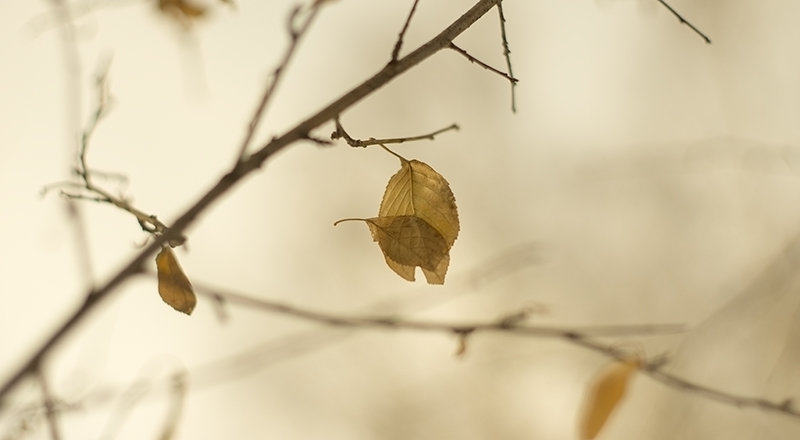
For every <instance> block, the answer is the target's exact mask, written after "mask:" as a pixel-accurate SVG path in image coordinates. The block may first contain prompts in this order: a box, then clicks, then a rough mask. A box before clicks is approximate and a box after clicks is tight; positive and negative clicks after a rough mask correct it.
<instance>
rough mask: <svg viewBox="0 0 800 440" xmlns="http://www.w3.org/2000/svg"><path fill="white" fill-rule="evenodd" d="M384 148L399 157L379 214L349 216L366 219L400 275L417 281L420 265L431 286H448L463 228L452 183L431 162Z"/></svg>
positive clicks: (395, 270)
mask: <svg viewBox="0 0 800 440" xmlns="http://www.w3.org/2000/svg"><path fill="white" fill-rule="evenodd" d="M384 148H385V147H384ZM386 150H387V151H389V152H390V153H392V154H394V155H395V156H397V157H398V158H399V159H400V170H399V171H398V172H397V173H395V174H394V175H393V176H392V177H391V178H390V179H389V183H387V185H386V190H385V191H384V194H383V199H382V200H381V206H380V208H379V210H378V217H374V218H370V219H345V220H362V221H365V222H366V223H367V225H368V226H369V229H370V232H371V233H372V239H373V240H374V241H376V242H378V245H379V246H380V248H381V251H382V252H383V256H384V258H385V259H386V264H387V265H388V266H389V268H391V269H392V270H393V271H394V272H395V273H397V274H398V275H400V276H401V277H402V278H404V279H406V280H408V281H414V279H415V274H414V272H415V271H416V268H417V267H420V268H421V269H422V272H423V273H424V274H425V279H426V280H427V281H428V284H444V278H445V275H446V274H447V268H448V266H449V265H450V254H449V252H450V248H451V247H452V246H453V243H455V241H456V238H457V237H458V231H459V224H458V210H457V209H456V200H455V197H454V196H453V192H452V191H451V190H450V185H449V184H448V183H447V180H445V178H444V177H442V175H441V174H439V173H437V172H436V171H435V170H434V169H433V168H431V167H430V166H429V165H428V164H426V163H424V162H420V161H418V160H407V159H405V158H403V157H401V156H399V155H397V154H395V153H394V152H392V151H391V150H388V149H386ZM341 221H343V220H340V221H338V222H336V223H334V224H339V222H341Z"/></svg>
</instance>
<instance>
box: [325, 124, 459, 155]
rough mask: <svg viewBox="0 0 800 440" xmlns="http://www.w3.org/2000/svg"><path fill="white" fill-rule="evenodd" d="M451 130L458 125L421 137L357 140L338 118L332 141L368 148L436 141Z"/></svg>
mask: <svg viewBox="0 0 800 440" xmlns="http://www.w3.org/2000/svg"><path fill="white" fill-rule="evenodd" d="M450 130H459V127H458V124H450V125H448V126H447V127H444V128H440V129H438V130H436V131H434V132H433V133H428V134H422V135H419V136H408V137H401V138H388V139H375V138H369V139H366V140H362V139H355V138H353V137H351V136H350V135H349V134H347V132H346V131H345V130H344V127H342V124H341V122H340V121H339V118H338V117H337V118H336V131H334V132H333V133H331V139H340V138H341V139H344V140H345V142H347V145H350V146H351V147H362V148H364V147H368V146H370V145H382V144H402V143H404V142H411V141H421V140H431V141H432V140H434V139H436V136H437V135H439V134H441V133H444V132H446V131H450Z"/></svg>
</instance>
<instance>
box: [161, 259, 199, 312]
mask: <svg viewBox="0 0 800 440" xmlns="http://www.w3.org/2000/svg"><path fill="white" fill-rule="evenodd" d="M156 268H157V269H158V294H159V295H161V299H163V300H164V302H165V303H167V304H169V305H170V306H172V308H173V309H175V310H177V311H179V312H183V313H186V314H187V315H191V314H192V310H194V306H195V305H196V304H197V297H196V296H195V294H194V290H193V289H192V283H190V282H189V278H187V277H186V274H185V273H183V269H181V266H180V264H178V259H177V258H176V257H175V253H173V252H172V249H170V248H169V246H165V247H163V248H161V252H159V253H158V255H157V256H156Z"/></svg>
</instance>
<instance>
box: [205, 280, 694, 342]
mask: <svg viewBox="0 0 800 440" xmlns="http://www.w3.org/2000/svg"><path fill="white" fill-rule="evenodd" d="M192 285H193V286H194V288H195V291H196V292H197V293H198V294H200V295H206V296H210V297H221V298H224V299H225V300H227V301H228V302H229V303H230V304H237V305H240V306H246V307H249V308H252V309H258V310H263V311H266V312H270V313H277V314H280V315H283V316H290V317H292V318H298V319H302V320H306V321H311V322H316V323H318V324H325V325H331V326H335V327H355V328H373V329H388V330H416V331H423V332H436V333H455V334H461V333H471V334H474V333H480V332H506V333H513V334H518V335H525V336H535V337H549V338H562V339H567V340H569V341H572V340H573V339H575V338H576V337H578V338H588V337H608V336H631V335H637V336H640V335H647V334H665V333H679V332H682V331H685V328H684V326H683V325H679V324H658V325H657V324H643V325H608V326H604V325H600V326H573V327H548V326H532V325H524V324H522V321H523V319H525V318H527V317H528V316H530V314H531V313H533V312H535V310H532V309H530V308H524V309H523V310H521V311H516V312H514V313H511V314H508V315H505V316H502V317H500V318H499V319H496V320H492V321H488V322H460V323H449V322H434V321H416V320H409V319H401V318H398V317H396V316H391V315H390V316H361V315H354V316H347V315H336V314H332V313H327V312H319V311H315V310H311V309H307V308H302V307H296V306H291V305H288V304H284V303H279V302H275V301H269V300H265V299H262V298H254V297H250V296H246V295H241V294H238V293H233V292H231V291H229V290H222V289H219V288H215V287H211V286H208V285H205V284H203V283H198V282H194V283H192ZM576 335H577V336H576Z"/></svg>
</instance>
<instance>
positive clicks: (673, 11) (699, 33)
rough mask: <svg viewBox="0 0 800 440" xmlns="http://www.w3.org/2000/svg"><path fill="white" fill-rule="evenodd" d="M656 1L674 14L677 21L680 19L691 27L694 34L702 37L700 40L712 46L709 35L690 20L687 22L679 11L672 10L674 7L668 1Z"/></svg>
mask: <svg viewBox="0 0 800 440" xmlns="http://www.w3.org/2000/svg"><path fill="white" fill-rule="evenodd" d="M656 1H657V2H659V3H661V4H662V5H664V7H665V8H667V10H668V11H669V12H671V13H672V15H674V16H675V18H677V19H678V21H680V22H681V23H683V24H685V25H686V26H689V28H690V29H691V30H693V31H694V33H696V34H697V35H699V36H700V38H702V39H703V40H705V42H706V43H708V44H711V38H708V35H706V34H704V33H703V32H702V31H701V30H700V29H698V28H697V27H695V25H693V24H692V23H691V22H689V21H688V20H686V19H685V18H683V16H682V15H681V14H680V13H678V11H676V10H675V9H673V8H672V6H670V5H669V3H667V2H666V1H664V0H656Z"/></svg>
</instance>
